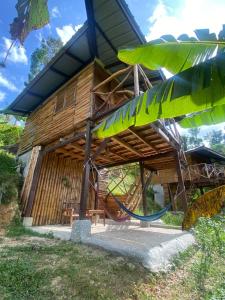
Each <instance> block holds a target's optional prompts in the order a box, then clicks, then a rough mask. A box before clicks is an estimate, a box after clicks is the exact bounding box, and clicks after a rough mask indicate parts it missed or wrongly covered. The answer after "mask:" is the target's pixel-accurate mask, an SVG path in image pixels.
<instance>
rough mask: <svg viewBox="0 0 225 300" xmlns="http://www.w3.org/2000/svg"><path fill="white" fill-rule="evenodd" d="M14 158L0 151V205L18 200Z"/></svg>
mask: <svg viewBox="0 0 225 300" xmlns="http://www.w3.org/2000/svg"><path fill="white" fill-rule="evenodd" d="M16 169H17V163H16V160H15V157H14V156H13V155H11V154H9V153H7V152H5V151H4V150H0V204H1V203H2V204H8V203H10V202H12V201H15V200H17V198H18V188H19V183H20V176H19V174H18V173H17V170H16Z"/></svg>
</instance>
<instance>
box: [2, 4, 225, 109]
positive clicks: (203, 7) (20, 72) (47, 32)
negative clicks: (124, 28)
mask: <svg viewBox="0 0 225 300" xmlns="http://www.w3.org/2000/svg"><path fill="white" fill-rule="evenodd" d="M110 1H111V0H110ZM16 2H17V1H16V0H7V1H0V60H2V58H3V57H4V53H5V50H6V48H7V47H8V46H9V44H10V40H9V39H10V35H9V24H10V23H11V22H12V20H13V18H14V17H15V16H16V9H15V4H16ZM126 2H127V4H128V6H129V8H130V10H131V12H132V14H133V15H134V17H135V19H136V21H137V23H138V24H139V26H140V28H141V30H142V32H143V33H144V35H145V36H146V38H147V40H151V39H155V38H158V37H160V36H161V35H162V34H167V33H171V34H174V35H175V36H178V35H179V34H181V33H188V34H189V35H193V30H194V29H196V28H210V30H211V31H212V32H216V33H218V32H219V30H220V29H221V26H222V24H225V15H224V12H225V1H224V0H126ZM48 6H49V11H50V16H51V20H50V24H49V25H47V26H45V27H44V28H43V29H40V30H37V31H35V32H32V33H31V34H30V35H29V36H28V38H27V39H26V41H25V44H24V48H23V47H14V48H13V50H12V52H11V55H10V56H9V59H8V61H7V67H6V68H4V69H2V68H0V109H2V108H4V107H6V106H7V105H8V104H9V103H11V102H12V101H13V100H14V99H15V97H16V96H17V95H18V94H19V93H20V92H21V91H22V89H23V87H24V81H26V80H27V74H28V72H29V64H30V56H31V53H32V52H33V51H34V49H35V48H37V47H38V46H39V45H40V40H41V38H42V37H46V36H54V37H57V36H58V37H60V38H61V39H62V41H63V42H64V43H65V42H66V41H67V40H68V39H69V38H70V37H71V36H72V35H73V34H74V33H75V31H76V30H77V29H78V28H79V27H80V26H81V25H82V24H83V23H84V21H85V20H86V12H85V6H84V0H63V1H62V0H48Z"/></svg>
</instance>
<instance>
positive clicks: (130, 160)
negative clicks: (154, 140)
mask: <svg viewBox="0 0 225 300" xmlns="http://www.w3.org/2000/svg"><path fill="white" fill-rule="evenodd" d="M166 157H171V158H175V153H174V151H170V152H167V153H160V154H156V155H151V156H146V157H142V158H140V157H139V158H134V159H127V160H126V161H124V162H115V163H113V164H109V165H101V166H100V167H99V168H100V169H102V168H106V167H107V168H110V167H116V166H122V165H126V164H130V163H134V162H139V161H148V160H149V161H152V160H153V159H161V158H166ZM154 170H155V171H156V170H157V169H154Z"/></svg>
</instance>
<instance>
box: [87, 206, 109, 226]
mask: <svg viewBox="0 0 225 300" xmlns="http://www.w3.org/2000/svg"><path fill="white" fill-rule="evenodd" d="M87 216H88V217H90V218H92V217H93V216H95V225H96V217H97V216H102V217H103V222H104V226H105V211H104V210H103V209H88V210H87Z"/></svg>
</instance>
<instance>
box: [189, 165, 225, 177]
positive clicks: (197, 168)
mask: <svg viewBox="0 0 225 300" xmlns="http://www.w3.org/2000/svg"><path fill="white" fill-rule="evenodd" d="M219 178H224V179H225V166H218V165H216V164H206V163H201V164H195V165H189V166H188V168H187V170H186V171H185V179H186V180H188V179H189V180H202V179H209V180H210V179H219Z"/></svg>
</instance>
